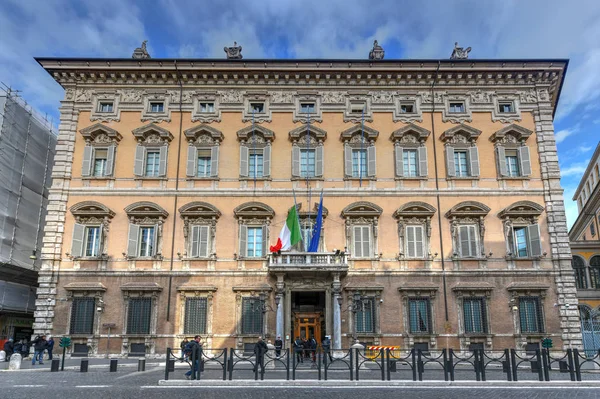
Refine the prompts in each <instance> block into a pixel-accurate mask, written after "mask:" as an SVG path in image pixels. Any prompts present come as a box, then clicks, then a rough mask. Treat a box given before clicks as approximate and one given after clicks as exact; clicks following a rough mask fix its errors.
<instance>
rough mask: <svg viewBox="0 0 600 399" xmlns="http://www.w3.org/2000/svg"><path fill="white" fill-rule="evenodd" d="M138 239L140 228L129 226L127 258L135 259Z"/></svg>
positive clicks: (135, 225)
mask: <svg viewBox="0 0 600 399" xmlns="http://www.w3.org/2000/svg"><path fill="white" fill-rule="evenodd" d="M139 237H140V226H138V225H137V224H133V223H130V224H129V234H128V238H127V256H128V257H130V258H135V257H137V256H138V242H139V239H140V238H139Z"/></svg>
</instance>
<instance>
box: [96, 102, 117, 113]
mask: <svg viewBox="0 0 600 399" xmlns="http://www.w3.org/2000/svg"><path fill="white" fill-rule="evenodd" d="M98 112H113V103H112V101H110V102H109V101H102V102H100V104H98Z"/></svg>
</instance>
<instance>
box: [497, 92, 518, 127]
mask: <svg viewBox="0 0 600 399" xmlns="http://www.w3.org/2000/svg"><path fill="white" fill-rule="evenodd" d="M492 102H493V104H494V106H493V108H492V121H493V122H502V123H511V122H515V121H520V120H521V119H522V118H521V103H520V101H519V96H518V95H517V94H510V93H497V94H496V95H495V96H493V97H492ZM503 102H511V103H512V104H513V112H500V104H501V103H503Z"/></svg>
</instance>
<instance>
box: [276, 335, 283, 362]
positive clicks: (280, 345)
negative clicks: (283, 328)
mask: <svg viewBox="0 0 600 399" xmlns="http://www.w3.org/2000/svg"><path fill="white" fill-rule="evenodd" d="M282 348H283V341H282V340H281V335H278V336H277V339H276V340H275V356H277V357H279V356H281V349H282Z"/></svg>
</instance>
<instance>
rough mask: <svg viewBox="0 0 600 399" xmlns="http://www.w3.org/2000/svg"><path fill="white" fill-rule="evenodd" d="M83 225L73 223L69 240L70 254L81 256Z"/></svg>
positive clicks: (83, 235)
mask: <svg viewBox="0 0 600 399" xmlns="http://www.w3.org/2000/svg"><path fill="white" fill-rule="evenodd" d="M84 238H85V226H84V225H82V224H79V223H75V224H74V225H73V239H72V241H71V256H73V257H75V258H77V257H80V256H83V247H84Z"/></svg>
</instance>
